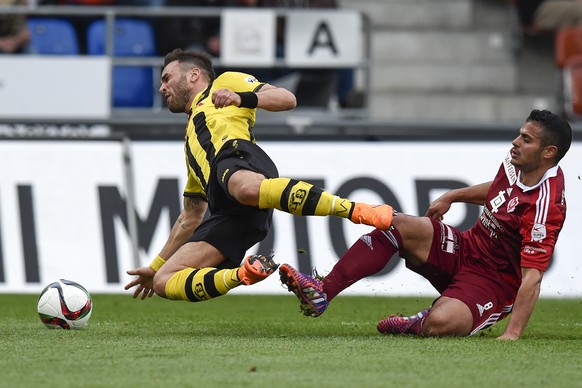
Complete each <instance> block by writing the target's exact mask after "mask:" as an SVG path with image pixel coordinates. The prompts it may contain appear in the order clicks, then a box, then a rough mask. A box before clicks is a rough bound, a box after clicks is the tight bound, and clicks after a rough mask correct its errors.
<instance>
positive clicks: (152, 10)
mask: <svg viewBox="0 0 582 388" xmlns="http://www.w3.org/2000/svg"><path fill="white" fill-rule="evenodd" d="M225 9H226V8H224V7H201V6H192V7H182V6H176V7H174V6H166V7H159V6H152V7H144V6H139V7H134V6H52V5H51V6H48V5H46V6H44V5H39V6H30V7H29V6H1V5H0V14H20V15H26V16H30V17H65V18H68V19H74V18H80V17H94V18H99V19H101V18H102V19H104V20H105V25H106V36H105V55H106V56H108V57H109V58H110V59H111V65H112V66H119V65H123V66H150V67H152V68H153V69H154V74H159V73H160V71H161V67H162V65H163V56H161V55H160V56H155V57H141V56H140V57H133V56H115V55H114V45H115V41H114V26H115V20H116V19H117V18H121V17H134V18H145V19H152V18H156V19H164V18H178V17H179V18H189V17H191V18H216V19H220V16H221V13H222V12H223V11H224V10H225ZM236 9H237V10H239V9H240V10H242V11H244V10H245V9H244V8H236ZM253 9H254V10H256V8H253ZM253 9H249V11H252V10H253ZM260 9H261V10H264V9H269V10H271V11H273V12H274V13H275V14H276V16H277V17H281V18H285V17H287V16H288V15H289V14H290V13H291V12H293V11H294V9H290V8H260ZM295 11H297V9H295ZM338 11H341V10H337V9H325V12H326V13H327V12H338ZM360 15H361V17H362V22H363V23H362V29H363V31H362V36H363V47H362V49H363V50H362V57H361V60H360V61H359V62H358V63H357V64H356V65H354V66H352V67H351V68H353V69H354V70H358V71H360V76H359V77H358V80H360V82H361V84H362V85H361V87H362V89H363V90H369V89H370V88H369V86H370V66H371V23H370V21H369V19H368V17H367V16H366V15H365V14H363V13H360ZM161 54H162V53H161ZM163 54H165V53H163ZM213 65H214V66H216V67H218V68H220V67H222V65H223V64H222V63H221V60H220V58H219V57H214V58H213ZM230 67H231V68H232V66H230ZM237 67H240V69H241V71H244V69H245V68H248V67H249V66H248V65H242V64H241V65H240V66H237ZM252 67H253V68H261V67H265V66H261V65H257V66H254V65H253V66H252ZM271 67H276V68H289V69H291V68H292V67H290V66H288V65H287V63H286V62H285V59H284V58H276V59H275V62H274V65H272V66H271ZM313 68H317V67H313ZM320 68H325V67H324V66H323V65H322V66H321V67H320ZM152 87H155V85H152ZM155 89H157V87H155ZM155 96H156V98H155V100H154V105H153V106H152V109H151V111H152V112H153V113H159V112H160V110H162V108H163V107H162V105H163V103H162V101H161V97H160V96H159V95H158V93H155ZM126 110H127V109H112V115H113V116H116V115H119V114H121V115H123V114H124V113H125V112H124V111H126ZM323 110H325V109H323ZM129 111H130V112H129V114H131V109H129ZM309 111H311V109H308V110H307V114H309ZM320 111H321V109H320ZM346 111H347V112H346ZM144 113H146V114H147V113H148V112H144V111H143V109H140V114H144ZM327 113H334V115H335V116H336V117H367V116H368V114H369V103H368V96H367V95H366V94H365V93H364V95H363V107H361V108H347V109H339V108H338V107H337V106H330V108H329V109H327Z"/></svg>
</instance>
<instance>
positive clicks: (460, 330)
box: [422, 314, 472, 337]
mask: <svg viewBox="0 0 582 388" xmlns="http://www.w3.org/2000/svg"><path fill="white" fill-rule="evenodd" d="M471 327H472V323H471V322H465V320H462V319H455V317H447V316H445V315H443V314H429V315H428V316H427V317H426V319H425V320H424V324H423V326H422V332H423V334H424V335H425V336H427V337H450V336H457V337H465V336H467V335H469V334H470V333H471Z"/></svg>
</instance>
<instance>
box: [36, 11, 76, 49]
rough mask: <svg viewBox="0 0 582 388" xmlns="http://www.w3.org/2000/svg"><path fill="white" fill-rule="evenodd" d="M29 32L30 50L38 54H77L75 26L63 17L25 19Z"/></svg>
mask: <svg viewBox="0 0 582 388" xmlns="http://www.w3.org/2000/svg"><path fill="white" fill-rule="evenodd" d="M27 24H28V29H29V30H30V33H31V38H30V50H31V52H32V53H33V54H40V55H78V54H79V41H78V39H77V32H76V31H75V28H74V27H73V25H72V24H71V22H69V21H68V20H65V19H57V18H38V19H37V18H35V19H29V20H28V21H27Z"/></svg>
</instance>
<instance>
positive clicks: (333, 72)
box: [249, 0, 362, 108]
mask: <svg viewBox="0 0 582 388" xmlns="http://www.w3.org/2000/svg"><path fill="white" fill-rule="evenodd" d="M249 2H251V3H252V2H254V3H256V4H257V6H259V7H271V8H277V7H283V8H339V6H338V3H337V1H336V0H249ZM284 22H285V21H284V19H281V20H280V22H279V23H278V30H277V55H278V56H280V57H284V52H285V47H284V41H285V36H284V31H285V23H284ZM290 71H293V69H290V70H289V69H288V71H287V73H289V72H290ZM298 71H299V83H298V85H297V90H296V92H295V94H296V96H297V102H298V104H299V106H323V107H326V106H327V105H328V102H329V98H330V97H331V95H332V94H335V95H336V96H337V99H338V103H339V105H340V106H341V107H342V108H359V107H361V106H362V99H361V96H360V94H361V93H358V92H357V91H356V90H355V89H354V71H353V69H349V68H346V69H299V70H298ZM275 74H276V73H275ZM279 74H280V73H279ZM267 79H269V77H267Z"/></svg>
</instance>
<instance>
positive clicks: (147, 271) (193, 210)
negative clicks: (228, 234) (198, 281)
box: [124, 196, 208, 299]
mask: <svg viewBox="0 0 582 388" xmlns="http://www.w3.org/2000/svg"><path fill="white" fill-rule="evenodd" d="M207 208H208V203H207V202H206V201H205V200H203V199H202V198H201V197H198V196H195V197H185V198H184V210H182V212H181V213H180V216H179V217H178V219H177V220H176V222H175V223H174V226H173V227H172V231H171V232H170V236H169V237H168V240H167V241H166V244H165V245H164V247H163V248H162V250H161V251H160V254H159V255H158V257H156V259H154V261H153V262H152V264H151V265H150V266H146V267H139V268H134V269H131V270H129V271H127V274H128V275H132V276H136V278H134V279H133V280H132V281H130V282H129V283H127V284H126V285H125V287H124V288H125V289H126V290H129V289H130V288H133V287H136V288H135V290H134V293H133V297H134V298H137V297H139V296H140V295H141V299H145V298H147V297H151V296H152V295H153V294H154V290H153V280H154V275H155V274H156V270H157V269H159V267H160V266H161V265H163V263H164V260H169V259H171V257H172V255H173V254H174V253H175V252H176V251H177V250H178V249H179V248H180V247H181V246H182V245H184V244H185V243H186V242H187V241H188V240H189V239H190V236H192V233H194V230H196V228H197V227H198V226H199V225H200V223H201V222H202V220H203V218H204V214H205V213H206V209H207ZM154 266H155V267H157V268H156V269H154V268H152V267H154Z"/></svg>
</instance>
